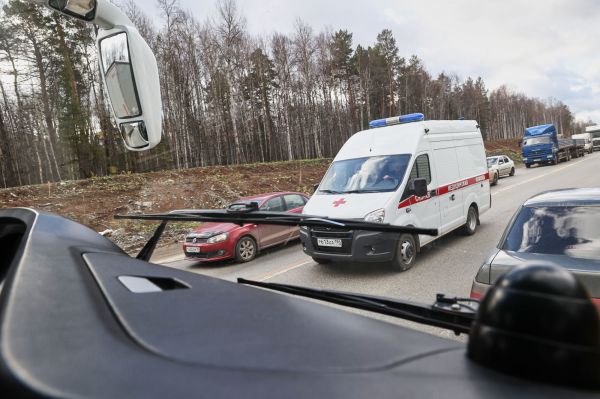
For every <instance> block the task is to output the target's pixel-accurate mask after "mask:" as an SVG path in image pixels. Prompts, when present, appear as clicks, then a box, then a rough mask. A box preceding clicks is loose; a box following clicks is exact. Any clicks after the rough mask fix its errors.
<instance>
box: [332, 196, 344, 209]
mask: <svg viewBox="0 0 600 399" xmlns="http://www.w3.org/2000/svg"><path fill="white" fill-rule="evenodd" d="M344 204H346V200H345V199H343V198H340V199H339V200H337V201H333V207H334V208H337V207H339V206H340V205H344Z"/></svg>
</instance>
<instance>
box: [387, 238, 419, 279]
mask: <svg viewBox="0 0 600 399" xmlns="http://www.w3.org/2000/svg"><path fill="white" fill-rule="evenodd" d="M416 259H417V241H416V240H415V237H414V236H413V235H412V234H402V235H401V236H400V239H399V240H398V249H397V251H396V257H395V258H394V260H393V261H392V266H393V267H394V269H396V270H398V271H401V272H404V271H407V270H408V269H410V268H411V267H412V266H413V265H414V264H415V260H416Z"/></svg>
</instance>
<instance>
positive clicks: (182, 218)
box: [115, 203, 439, 261]
mask: <svg viewBox="0 0 600 399" xmlns="http://www.w3.org/2000/svg"><path fill="white" fill-rule="evenodd" d="M257 209H258V207H257V204H255V203H249V204H241V203H240V204H233V205H232V206H231V207H230V208H229V209H227V210H206V209H186V210H178V211H172V212H170V213H162V214H150V215H115V219H127V220H145V221H157V222H161V224H160V225H159V226H158V228H157V229H156V230H155V232H154V234H153V235H152V238H150V240H149V241H148V242H147V243H146V245H145V246H144V248H143V249H142V250H141V251H140V253H139V254H138V255H137V259H141V260H145V261H148V260H150V257H151V256H152V253H153V252H154V249H155V248H156V245H157V244H158V241H159V240H160V237H161V236H162V234H163V232H164V230H165V228H166V226H167V223H169V222H226V223H234V224H238V225H240V226H243V225H245V224H270V225H277V226H304V227H325V228H332V227H333V228H339V229H348V230H364V231H377V232H383V233H396V234H404V233H407V234H415V235H421V234H422V235H429V236H437V235H438V234H439V233H438V230H437V229H422V228H417V227H410V226H394V225H390V224H384V223H370V222H365V221H362V220H356V219H333V218H328V217H321V216H314V215H304V214H294V213H285V212H261V211H258V210H257Z"/></svg>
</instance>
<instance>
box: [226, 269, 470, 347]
mask: <svg viewBox="0 0 600 399" xmlns="http://www.w3.org/2000/svg"><path fill="white" fill-rule="evenodd" d="M237 281H238V283H239V284H244V285H251V286H254V287H260V288H265V289H269V290H273V291H279V292H285V293H287V294H292V295H298V296H302V297H306V298H312V299H317V300H320V301H324V302H330V303H335V304H337V305H342V306H347V307H351V308H355V309H362V310H366V311H370V312H374V313H379V314H384V315H387V316H392V317H397V318H399V319H403V320H408V321H412V322H416V323H420V324H426V325H429V326H433V327H439V328H444V329H448V330H452V331H454V333H455V334H456V335H459V334H469V333H470V331H471V324H472V323H473V321H474V320H475V315H476V313H477V309H478V308H479V302H478V301H477V300H474V299H469V298H449V297H446V296H444V295H442V294H438V295H437V298H436V301H435V302H434V304H433V305H422V304H417V303H412V302H401V301H397V300H394V299H389V298H382V297H376V296H370V295H361V294H353V293H347V292H340V291H328V290H318V289H314V288H308V287H298V286H293V285H287V284H277V283H265V282H259V281H252V280H246V279H242V278H239V279H238V280H237ZM467 303H468V304H467Z"/></svg>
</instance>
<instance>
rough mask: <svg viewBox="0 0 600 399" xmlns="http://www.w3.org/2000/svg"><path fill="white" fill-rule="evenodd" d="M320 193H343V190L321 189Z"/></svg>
mask: <svg viewBox="0 0 600 399" xmlns="http://www.w3.org/2000/svg"><path fill="white" fill-rule="evenodd" d="M319 192H320V193H325V194H343V193H342V192H341V191H334V190H319Z"/></svg>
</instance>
